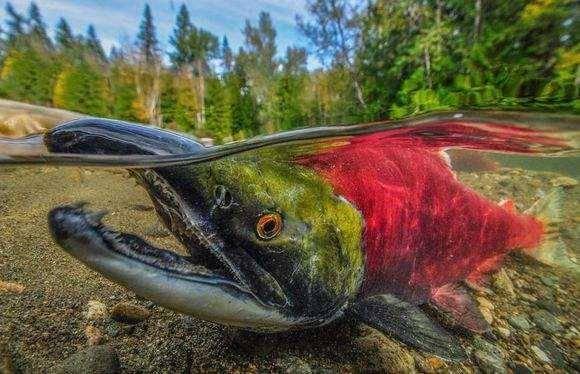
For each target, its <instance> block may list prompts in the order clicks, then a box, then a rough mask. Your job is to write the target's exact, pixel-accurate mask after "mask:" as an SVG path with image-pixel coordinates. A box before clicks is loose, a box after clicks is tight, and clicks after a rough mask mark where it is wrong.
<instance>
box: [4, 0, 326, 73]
mask: <svg viewBox="0 0 580 374" xmlns="http://www.w3.org/2000/svg"><path fill="white" fill-rule="evenodd" d="M10 2H11V3H12V5H13V6H14V7H15V8H16V9H17V10H18V11H19V12H21V13H24V12H26V10H27V9H28V6H29V4H30V0H11V1H10ZM36 3H37V4H38V6H39V8H40V11H41V13H42V15H43V17H44V20H45V23H46V24H47V25H48V26H49V30H50V35H51V36H54V28H55V26H56V24H57V22H58V20H59V18H60V17H64V18H66V20H67V21H68V22H69V24H70V25H71V28H72V29H73V31H74V32H75V34H78V33H83V34H84V33H86V29H87V27H88V25H89V24H93V25H94V26H95V28H96V30H97V35H98V36H99V37H100V39H101V41H102V43H103V47H104V48H105V51H109V50H110V48H111V46H113V45H120V44H123V43H127V42H130V41H132V40H133V39H134V38H135V35H137V32H138V29H139V23H140V21H141V16H142V13H143V7H144V6H145V3H149V5H150V6H151V10H152V13H153V18H154V21H155V26H156V27H157V37H158V39H159V41H160V43H161V47H162V48H163V50H164V51H167V50H168V49H169V45H168V39H169V36H170V35H171V33H172V30H173V25H174V23H175V16H176V14H177V11H178V9H179V7H180V5H181V4H182V3H185V4H186V5H187V7H188V9H189V13H190V15H191V19H192V22H193V23H194V24H195V25H196V26H198V27H202V28H204V29H207V30H209V31H211V32H212V33H214V34H216V35H218V36H219V37H220V39H221V37H222V36H224V35H225V36H227V38H228V40H229V42H230V46H231V47H232V49H233V50H234V51H235V50H237V49H238V47H240V46H241V45H242V44H243V36H242V31H241V30H242V29H243V28H244V25H245V20H246V19H249V20H250V22H252V24H254V25H256V24H257V20H258V14H259V12H260V11H266V12H269V13H270V16H271V17H272V20H273V22H274V25H275V27H276V31H277V32H278V35H277V42H278V53H279V54H280V55H282V54H283V53H284V51H285V50H286V47H287V46H290V45H297V46H307V45H308V42H307V40H306V39H305V38H304V36H303V35H301V34H300V32H299V31H298V29H297V28H296V21H295V15H296V14H301V15H305V4H306V0H186V1H182V0H149V1H145V0H125V1H121V0H37V1H36ZM5 5H6V1H3V2H2V8H1V9H0V18H1V19H2V20H3V21H2V22H4V20H5V19H6V12H5V10H4V8H5ZM2 26H5V25H4V24H3V25H2ZM308 65H309V67H315V66H317V65H318V62H317V60H316V59H315V58H313V57H310V59H309V63H308Z"/></svg>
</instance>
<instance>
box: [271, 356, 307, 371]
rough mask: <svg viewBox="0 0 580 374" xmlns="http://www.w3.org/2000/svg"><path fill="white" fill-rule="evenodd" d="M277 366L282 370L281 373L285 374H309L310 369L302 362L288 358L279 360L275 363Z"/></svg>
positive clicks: (291, 357)
mask: <svg viewBox="0 0 580 374" xmlns="http://www.w3.org/2000/svg"><path fill="white" fill-rule="evenodd" d="M277 366H278V367H280V368H281V369H282V372H283V373H287V374H310V373H312V368H311V367H310V365H308V363H306V362H304V360H302V359H300V358H298V357H294V356H289V357H284V358H281V359H279V360H278V361H277Z"/></svg>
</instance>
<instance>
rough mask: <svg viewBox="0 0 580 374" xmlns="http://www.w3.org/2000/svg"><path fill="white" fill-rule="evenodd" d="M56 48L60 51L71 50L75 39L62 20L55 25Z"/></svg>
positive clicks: (68, 26) (66, 23) (64, 20)
mask: <svg viewBox="0 0 580 374" xmlns="http://www.w3.org/2000/svg"><path fill="white" fill-rule="evenodd" d="M55 39H56V46H57V48H59V49H60V50H61V51H63V50H68V49H71V48H73V45H74V43H75V37H74V36H73V33H72V30H71V28H70V25H69V24H68V22H67V21H66V19H64V18H62V17H61V18H60V19H59V20H58V24H57V25H56V38H55Z"/></svg>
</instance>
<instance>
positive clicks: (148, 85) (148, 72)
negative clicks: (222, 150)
mask: <svg viewBox="0 0 580 374" xmlns="http://www.w3.org/2000/svg"><path fill="white" fill-rule="evenodd" d="M137 49H138V56H137V58H138V70H137V73H136V75H135V82H136V84H135V86H136V89H137V100H136V101H135V102H134V109H135V113H136V116H137V118H139V120H141V121H145V122H149V123H153V124H157V125H162V118H161V114H160V113H159V100H160V94H161V92H160V84H161V82H160V74H161V58H160V55H159V45H158V41H157V36H156V34H155V25H154V24H153V16H152V15H151V8H150V7H149V4H146V5H145V8H144V10H143V19H142V20H141V25H140V27H139V34H138V35H137Z"/></svg>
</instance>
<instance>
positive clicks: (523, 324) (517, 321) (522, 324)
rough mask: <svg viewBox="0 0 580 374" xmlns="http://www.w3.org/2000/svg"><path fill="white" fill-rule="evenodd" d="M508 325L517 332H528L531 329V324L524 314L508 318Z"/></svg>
mask: <svg viewBox="0 0 580 374" xmlns="http://www.w3.org/2000/svg"><path fill="white" fill-rule="evenodd" d="M508 323H509V324H510V325H511V326H512V327H514V328H516V329H518V330H523V331H528V330H529V329H531V328H532V324H531V323H530V321H529V320H528V318H527V317H526V316H525V315H524V314H518V315H515V316H511V317H509V318H508Z"/></svg>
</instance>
